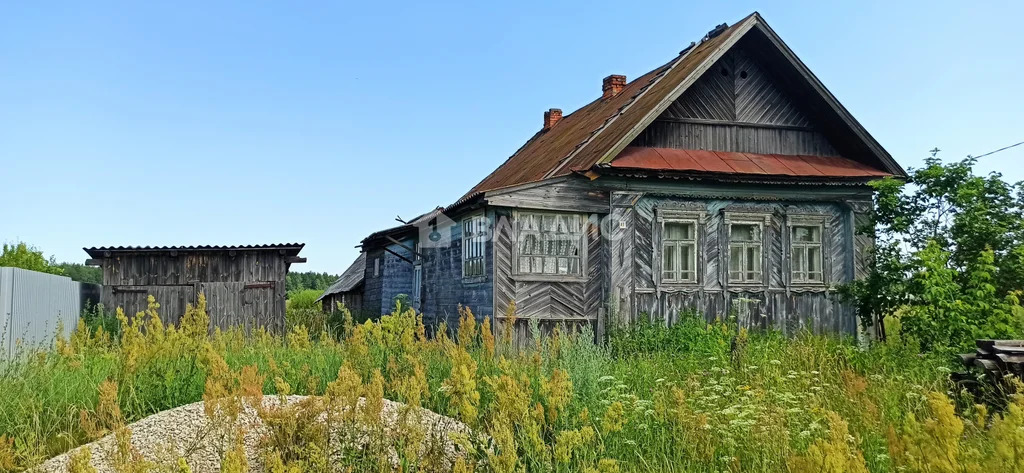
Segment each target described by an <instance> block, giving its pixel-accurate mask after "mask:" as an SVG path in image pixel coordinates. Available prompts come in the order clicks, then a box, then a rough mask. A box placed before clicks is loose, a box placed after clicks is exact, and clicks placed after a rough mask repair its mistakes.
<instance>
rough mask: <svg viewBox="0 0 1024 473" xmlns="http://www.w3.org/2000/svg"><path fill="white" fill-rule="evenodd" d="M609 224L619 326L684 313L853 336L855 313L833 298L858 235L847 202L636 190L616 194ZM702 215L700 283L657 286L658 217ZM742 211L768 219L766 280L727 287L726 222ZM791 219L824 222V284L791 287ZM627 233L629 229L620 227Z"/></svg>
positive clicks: (668, 320) (850, 273) (848, 276)
mask: <svg viewBox="0 0 1024 473" xmlns="http://www.w3.org/2000/svg"><path fill="white" fill-rule="evenodd" d="M611 201H612V213H611V214H610V216H609V219H610V220H611V224H610V225H606V226H611V227H613V228H616V229H618V231H614V230H613V233H612V238H611V241H610V242H609V245H610V249H611V253H612V268H611V272H610V275H609V276H610V279H611V291H612V294H613V307H612V313H613V315H616V316H618V321H619V322H620V323H623V322H624V323H631V322H635V321H636V320H638V319H640V318H645V319H647V320H648V321H651V322H654V323H659V324H672V323H674V322H676V321H677V319H678V317H679V315H680V314H681V313H683V312H695V313H700V314H703V316H704V317H705V318H707V319H708V320H713V319H715V318H726V317H729V316H736V317H737V319H738V322H739V323H740V324H741V325H742V326H745V327H751V328H755V327H759V328H774V329H778V330H781V331H783V332H784V333H788V334H792V333H795V332H797V331H799V330H804V329H806V330H810V331H813V332H815V333H837V332H838V333H847V334H852V333H854V332H855V330H856V320H855V317H854V314H853V312H852V309H851V308H850V307H849V306H848V305H846V304H843V303H842V302H841V301H840V300H839V299H838V297H837V295H836V294H835V291H834V288H835V286H836V285H839V284H843V283H846V282H849V281H851V280H852V278H853V277H854V276H855V267H854V258H853V256H854V236H853V222H852V220H851V215H852V214H851V210H850V204H849V203H844V202H827V201H826V202H808V201H786V200H776V201H756V200H750V199H743V198H694V197H682V196H671V195H665V194H654V193H650V194H645V193H639V192H613V193H612V200H611ZM666 210H674V211H699V212H703V214H704V215H705V218H704V220H703V222H702V223H700V224H699V231H698V247H699V249H698V252H697V262H696V267H697V268H698V269H699V270H701V271H700V273H699V278H698V282H697V283H696V284H688V285H687V284H664V283H662V282H661V281H660V277H658V275H659V274H660V256H661V248H660V239H659V233H660V232H659V230H658V225H657V221H656V216H657V214H658V212H659V211H666ZM730 213H742V214H744V216H745V217H747V218H750V217H751V216H756V218H761V219H763V225H764V227H763V228H764V235H763V244H762V259H763V268H764V270H765V272H764V277H763V278H762V280H763V281H762V282H761V283H759V284H757V285H756V286H750V285H743V286H736V285H733V286H730V284H729V281H728V272H727V265H728V255H727V253H728V241H727V235H728V233H727V226H726V222H725V219H726V216H727V215H729V214H730ZM787 215H792V216H808V215H813V216H820V217H821V218H822V219H823V221H824V233H823V235H822V253H823V255H824V261H823V263H824V264H823V271H824V273H825V278H826V283H827V285H826V286H822V287H813V286H809V285H799V284H793V283H792V282H791V281H790V276H789V273H790V267H789V261H790V249H789V243H788V237H787V231H788V226H787V223H786V217H787ZM623 227H625V228H623Z"/></svg>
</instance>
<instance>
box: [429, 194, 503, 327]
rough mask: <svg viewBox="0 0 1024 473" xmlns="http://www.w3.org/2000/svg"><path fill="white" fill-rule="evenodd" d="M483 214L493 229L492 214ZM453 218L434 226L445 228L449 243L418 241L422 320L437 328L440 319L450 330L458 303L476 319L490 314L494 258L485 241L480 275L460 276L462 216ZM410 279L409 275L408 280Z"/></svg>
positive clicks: (455, 319) (456, 313) (490, 247)
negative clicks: (469, 277) (482, 267)
mask: <svg viewBox="0 0 1024 473" xmlns="http://www.w3.org/2000/svg"><path fill="white" fill-rule="evenodd" d="M486 215H487V216H488V219H489V221H490V225H491V229H492V231H493V226H494V219H493V215H492V214H491V213H487V214H486ZM453 220H454V221H453V222H452V223H451V224H450V225H449V226H448V228H447V229H444V228H438V231H447V235H448V236H449V238H450V244H443V245H429V244H425V243H424V244H421V248H420V253H421V254H422V255H423V261H422V265H423V270H422V271H423V276H422V277H423V287H422V296H421V299H420V307H421V309H420V310H421V311H422V312H423V322H424V323H425V324H426V325H427V326H429V327H437V326H438V325H440V323H441V322H446V323H447V324H448V327H449V328H451V329H453V330H454V329H455V328H456V327H458V322H459V313H458V307H459V305H460V304H461V305H463V306H466V307H469V309H470V310H472V311H473V314H474V315H475V316H476V319H477V321H478V322H479V321H483V318H484V317H489V316H491V315H493V314H494V309H493V292H492V289H493V286H492V281H493V274H494V258H493V257H492V254H493V253H492V246H493V245H492V242H491V241H487V243H486V246H485V250H484V255H485V257H484V265H485V266H484V276H483V277H479V278H472V279H467V278H463V277H462V216H454V218H453ZM410 268H411V265H410ZM411 278H412V276H411V274H410V281H411Z"/></svg>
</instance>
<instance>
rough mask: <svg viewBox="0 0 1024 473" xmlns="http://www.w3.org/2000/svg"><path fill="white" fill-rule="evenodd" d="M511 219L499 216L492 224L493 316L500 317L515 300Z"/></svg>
mask: <svg viewBox="0 0 1024 473" xmlns="http://www.w3.org/2000/svg"><path fill="white" fill-rule="evenodd" d="M513 244H514V242H513V240H512V219H511V218H510V217H509V216H508V215H499V216H498V217H497V222H496V223H495V224H494V245H493V247H494V315H495V316H502V315H504V314H505V311H506V310H507V309H508V304H509V302H511V301H514V300H515V297H516V287H515V281H513V280H512V245H513Z"/></svg>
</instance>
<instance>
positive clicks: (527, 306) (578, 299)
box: [516, 281, 588, 319]
mask: <svg viewBox="0 0 1024 473" xmlns="http://www.w3.org/2000/svg"><path fill="white" fill-rule="evenodd" d="M584 287H585V284H584V283H577V282H553V281H537V282H533V281H530V282H516V313H517V314H518V315H519V317H523V318H538V319H544V318H550V319H583V318H588V317H584V315H583V314H584V302H583V299H584V295H583V292H584Z"/></svg>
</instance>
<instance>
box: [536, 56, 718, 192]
mask: <svg viewBox="0 0 1024 473" xmlns="http://www.w3.org/2000/svg"><path fill="white" fill-rule="evenodd" d="M702 41H703V40H702ZM696 44H697V43H696V42H690V45H689V46H687V47H686V48H685V49H683V50H682V51H680V52H679V54H678V55H676V57H675V58H673V59H672V60H671V61H669V62H668V64H665V65H663V66H661V67H660V69H661V70H660V71H658V73H657V74H655V75H654V77H652V78H651V79H650V80H648V81H647V84H645V85H644V86H643V87H641V88H640V90H639V91H638V92H637V93H636V94H634V95H633V96H632V97H630V98H629V101H627V102H626V103H624V104H623V105H622V106H621V107H619V108H618V110H616V111H615V113H614V114H612V115H611V116H610V117H608V118H606V119H605V120H604V121H603V122H601V124H600V125H598V127H597V128H596V129H594V130H593V131H591V132H590V134H588V135H587V136H586V138H584V139H583V141H581V142H579V143H578V144H576V146H574V147H573V149H572V151H570V152H569V154H567V155H565V156H564V157H562V159H561V160H560V161H559V163H558V165H557V166H555V167H554V168H553V169H552V170H550V171H548V172H547V173H546V174H544V177H543V178H542V179H541V180H543V179H548V178H551V177H552V176H554V175H555V173H557V172H559V171H561V170H562V168H563V167H565V165H566V163H568V162H569V161H570V160H572V158H573V157H574V156H576V154H577V153H579V151H580V150H581V149H583V148H585V147H586V146H587V145H588V144H590V141H591V140H593V139H594V137H595V136H597V135H598V134H600V133H601V132H602V131H604V129H605V128H607V127H608V125H609V124H611V123H612V122H613V121H615V120H616V119H617V118H619V117H620V116H622V114H623V112H625V111H626V110H627V109H629V107H630V106H632V105H633V104H634V103H636V101H637V99H639V98H640V97H641V96H642V95H644V94H645V93H647V91H648V90H651V86H653V85H654V84H656V83H657V82H658V81H660V80H661V79H662V78H664V77H665V75H667V74H668V72H669V71H671V70H672V69H673V68H675V67H676V66H677V65H679V63H681V62H682V60H683V58H685V57H687V56H689V54H690V52H692V51H693V50H694V49H696V48H695V46H696ZM658 69H659V68H655V70H658ZM644 75H647V74H644ZM640 77H643V76H640ZM598 100H601V99H598ZM581 108H582V107H581ZM573 113H575V112H573Z"/></svg>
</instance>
